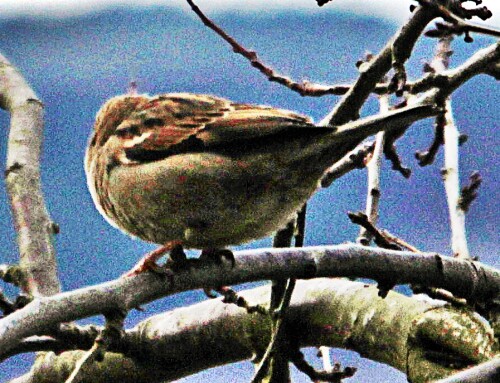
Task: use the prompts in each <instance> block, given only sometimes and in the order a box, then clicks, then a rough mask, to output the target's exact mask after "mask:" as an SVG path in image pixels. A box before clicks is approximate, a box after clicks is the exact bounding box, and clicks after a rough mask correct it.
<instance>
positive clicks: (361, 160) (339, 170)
mask: <svg viewBox="0 0 500 383" xmlns="http://www.w3.org/2000/svg"><path fill="white" fill-rule="evenodd" d="M374 147H375V142H373V141H372V142H364V143H361V144H359V145H358V146H357V147H356V148H354V149H353V150H351V151H350V152H349V153H347V154H346V155H345V156H344V157H342V158H341V159H340V160H339V161H337V162H336V163H335V164H334V165H332V166H331V167H330V168H329V169H328V170H327V171H326V173H325V174H324V175H323V178H322V179H321V187H322V188H327V187H329V186H330V185H331V184H332V182H334V181H335V180H336V179H338V178H340V177H342V176H343V175H345V174H347V173H349V172H350V171H351V170H354V169H363V168H364V167H365V166H366V163H367V161H368V158H369V156H370V155H371V153H373V149H374Z"/></svg>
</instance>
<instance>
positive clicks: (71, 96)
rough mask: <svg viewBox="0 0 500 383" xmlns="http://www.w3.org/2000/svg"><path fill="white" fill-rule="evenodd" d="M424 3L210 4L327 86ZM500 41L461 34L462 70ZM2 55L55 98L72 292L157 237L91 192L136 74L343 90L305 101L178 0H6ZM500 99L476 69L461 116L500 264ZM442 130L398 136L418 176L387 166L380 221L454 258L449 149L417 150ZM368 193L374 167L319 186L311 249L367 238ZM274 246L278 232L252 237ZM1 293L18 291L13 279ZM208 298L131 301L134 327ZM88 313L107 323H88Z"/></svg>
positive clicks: (348, 75)
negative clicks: (427, 157)
mask: <svg viewBox="0 0 500 383" xmlns="http://www.w3.org/2000/svg"><path fill="white" fill-rule="evenodd" d="M129 3H130V4H132V3H135V5H133V6H132V5H130V4H129ZM373 3H376V4H373ZM412 3H414V2H411V1H400V2H396V3H394V2H390V1H377V2H371V1H362V0H357V1H336V2H334V3H333V4H328V5H326V6H324V7H322V8H318V7H317V5H316V2H315V1H313V0H302V1H299V0H289V1H275V2H271V1H264V0H258V1H246V2H241V1H236V0H234V1H208V0H198V1H197V4H198V6H200V8H201V9H202V10H204V11H206V13H207V15H208V16H209V17H211V18H212V19H213V20H214V21H215V22H217V23H218V24H219V25H220V26H221V27H222V28H224V29H225V31H226V32H228V33H229V34H231V35H232V36H233V37H235V38H236V39H237V40H238V41H239V42H240V43H242V44H243V45H244V46H245V47H247V48H249V49H253V50H255V51H257V52H258V54H259V56H260V57H261V59H262V60H263V61H264V62H266V63H267V64H268V65H271V66H272V67H273V68H274V69H275V70H276V71H278V72H279V73H281V74H284V75H287V76H290V77H292V78H293V79H295V80H296V81H301V80H309V81H312V82H319V83H323V84H335V83H349V82H352V81H353V80H354V79H355V78H356V75H357V70H356V67H355V65H354V64H355V62H356V61H357V60H358V59H359V58H361V57H362V56H364V54H365V53H366V52H367V51H371V52H374V53H376V52H378V51H379V49H380V48H381V47H383V46H384V44H385V43H386V42H387V40H388V39H389V38H390V37H391V36H392V35H393V34H394V33H395V31H397V29H398V28H399V27H400V25H401V24H402V23H403V22H404V20H405V19H407V18H408V17H409V16H410V13H409V10H408V8H409V5H410V4H412ZM388 4H390V6H389V5H388ZM483 4H484V5H486V6H489V7H490V9H491V10H493V11H495V9H496V10H497V12H496V18H494V19H492V20H489V21H488V22H487V24H490V25H496V26H497V27H498V26H500V21H499V20H500V19H499V14H500V4H498V3H497V2H495V1H493V0H491V1H484V2H483ZM493 41H494V40H493V39H491V38H487V37H481V36H474V42H473V43H472V44H466V43H464V42H463V41H462V40H461V39H457V40H455V41H454V43H453V48H454V50H455V54H454V55H453V57H452V66H453V65H458V64H460V63H462V62H463V61H464V60H465V59H466V58H467V57H469V55H470V54H471V53H472V52H474V51H476V50H477V49H479V48H480V47H484V46H487V45H489V44H491V43H492V42H493ZM434 46H435V41H434V40H431V39H427V38H424V39H422V40H421V41H420V42H419V43H418V45H417V47H416V50H415V53H414V55H413V57H412V59H411V60H410V62H409V64H408V66H407V70H408V72H409V75H410V76H411V77H412V78H416V77H418V76H420V75H421V73H422V65H423V62H424V61H425V60H430V59H431V58H432V55H433V52H434ZM0 52H1V53H2V54H3V55H5V56H6V57H7V58H8V59H9V60H10V61H11V62H12V63H13V64H14V65H16V66H17V68H18V69H19V70H20V71H21V72H22V73H23V75H24V76H25V78H26V79H27V80H28V82H29V83H30V84H31V86H32V87H33V88H34V90H35V92H36V93H37V94H38V96H39V97H40V99H41V100H42V101H43V103H44V104H45V123H46V127H45V137H44V139H45V141H44V148H43V158H42V182H43V191H44V193H45V198H46V201H47V204H48V208H49V211H50V213H51V215H52V218H53V219H54V221H55V222H57V223H58V224H59V225H60V228H61V233H60V234H59V235H58V236H57V237H56V238H55V246H56V249H57V256H58V263H59V276H60V279H61V282H62V286H63V289H64V290H66V291H67V290H72V289H76V288H80V287H83V286H88V285H92V284H96V283H100V282H104V281H108V280H110V279H114V278H117V277H118V276H120V275H121V274H122V273H123V272H125V271H127V270H128V269H130V268H131V267H132V266H133V265H134V264H135V263H136V262H137V260H138V259H139V258H140V257H141V256H142V255H143V254H144V253H145V252H147V251H149V250H151V249H152V248H154V245H151V244H147V243H144V242H142V241H140V240H134V239H132V238H130V237H128V236H126V235H124V234H122V233H121V232H119V231H117V230H116V229H114V228H112V227H111V226H109V225H108V224H107V223H106V222H105V221H104V219H103V218H102V217H101V216H100V215H99V213H98V212H97V211H96V209H95V207H94V205H93V203H92V201H91V198H90V195H89V193H88V191H87V187H86V181H85V174H84V171H83V156H84V151H85V146H86V143H87V138H88V135H89V132H90V130H91V128H92V125H93V121H94V117H95V114H96V112H97V110H98V109H99V107H100V105H101V104H102V103H103V102H104V101H106V100H107V99H108V98H110V97H112V96H114V95H117V94H121V93H125V92H126V91H127V88H128V84H129V83H130V81H132V80H134V81H136V82H137V84H138V87H139V92H141V93H142V92H144V93H150V94H156V93H167V92H177V91H183V92H194V93H209V94H214V95H219V96H223V97H227V98H229V99H232V100H235V101H240V102H249V103H258V104H268V105H273V106H276V107H281V108H287V109H292V110H296V111H298V112H300V113H303V114H307V115H310V116H312V117H313V118H314V119H315V120H316V121H319V120H320V119H321V118H322V117H324V116H325V115H326V114H327V113H328V111H329V110H330V109H331V108H332V106H333V105H334V103H335V102H336V101H337V99H338V98H337V97H335V96H327V97H322V98H307V97H301V96H299V95H298V94H296V93H293V92H292V91H290V90H288V89H286V88H284V87H282V86H280V85H277V84H275V83H270V82H269V81H267V79H266V78H264V77H263V76H262V75H261V74H260V73H258V72H257V71H256V70H255V69H253V68H251V67H250V65H249V63H248V62H247V61H246V60H245V59H243V58H242V57H241V56H238V55H236V54H234V53H233V52H232V51H231V49H230V48H229V47H228V46H227V44H226V43H225V42H223V41H222V40H221V39H220V38H219V37H218V36H216V35H215V34H214V33H213V32H212V31H210V30H209V29H207V28H206V27H204V26H203V24H202V23H201V22H200V21H199V20H198V19H197V18H196V16H195V15H194V14H193V13H192V12H190V11H189V9H188V7H187V5H186V4H185V3H184V2H183V1H181V0H174V1H167V0H164V1H161V0H149V1H143V2H141V5H137V2H132V1H130V2H129V1H126V0H107V1H106V0H94V1H79V2H77V3H75V2H74V1H69V0H56V1H49V0H39V1H36V2H33V1H29V0H3V1H2V2H1V3H0ZM499 104H500V95H499V92H498V86H497V85H496V84H495V82H494V80H493V79H492V78H488V77H486V76H480V77H477V78H474V79H473V80H472V81H470V82H469V83H467V84H466V85H465V86H464V87H462V88H461V89H460V90H459V91H458V92H456V93H455V94H454V96H453V105H454V107H455V109H454V113H455V118H456V123H457V125H458V127H459V129H460V131H461V132H462V133H465V134H467V135H469V140H468V142H467V143H466V144H465V145H464V146H462V148H461V152H460V154H461V158H460V167H461V169H460V170H461V178H462V183H465V182H466V181H467V178H468V176H469V175H470V173H471V172H472V171H473V170H479V171H480V173H481V175H482V177H483V184H482V185H481V188H480V190H479V197H478V199H477V201H475V202H474V203H473V205H472V207H471V209H470V212H469V213H468V215H467V230H468V239H469V246H470V251H471V254H472V255H473V256H477V257H479V258H480V260H481V261H482V262H484V263H487V264H490V265H492V266H494V267H500V262H499V260H498V258H497V256H496V254H497V253H498V238H499V226H498V218H495V217H497V214H498V211H499V210H500V209H499V207H500V206H499V198H498V191H497V190H498V181H499V174H500V169H499V167H500V166H499V161H498V159H499V156H498V145H499V143H500V137H499V133H498V128H499V126H498V125H499V117H500V113H499V110H498V105H499ZM377 109H378V103H377V101H376V99H371V100H370V101H369V102H368V103H367V105H366V107H365V108H364V109H363V114H364V115H367V114H372V113H376V111H377ZM8 124H9V120H8V115H7V114H6V113H1V114H0V126H1V129H0V158H1V159H2V161H0V170H2V172H3V171H4V170H5V158H6V142H7V137H8ZM432 135H433V126H432V123H431V122H430V121H425V122H422V123H418V124H416V125H415V126H414V127H412V128H411V129H410V130H409V131H408V133H407V134H406V135H405V137H404V138H403V139H401V140H400V141H398V148H399V153H400V154H401V156H402V158H403V160H404V163H405V164H406V165H407V166H409V167H411V168H412V171H413V173H412V176H411V178H410V179H404V178H403V177H402V176H401V175H400V174H399V173H396V172H394V171H391V170H390V163H388V162H387V161H384V163H383V175H382V180H381V182H382V184H381V188H382V199H381V204H380V221H379V225H380V227H382V228H385V229H387V230H389V231H390V232H392V233H394V234H396V235H399V236H400V237H402V238H403V239H405V240H406V241H408V242H409V243H411V244H413V245H414V246H416V247H418V248H419V249H421V250H428V251H438V252H441V253H443V254H447V255H450V253H451V250H450V247H449V238H450V233H449V225H448V212H447V205H446V200H445V196H444V187H443V184H442V181H441V177H440V173H439V172H440V168H441V167H442V166H443V162H442V153H440V154H439V155H438V157H437V159H436V161H435V163H434V164H433V165H431V166H428V167H425V168H421V167H419V166H418V165H417V163H416V161H415V159H414V153H415V151H416V150H425V149H427V147H428V146H429V144H430V142H431V141H432V137H433V136H432ZM365 198H366V174H365V171H362V170H355V171H353V172H351V173H350V174H348V175H347V176H345V177H343V178H341V179H339V180H338V181H336V182H335V183H334V184H333V185H332V186H331V187H330V188H328V189H325V190H320V191H319V192H318V193H317V194H316V195H315V196H314V197H313V198H312V200H311V202H310V204H309V208H308V221H307V229H306V232H307V237H306V244H307V245H322V244H338V243H342V242H346V241H354V240H355V239H356V236H357V233H358V227H357V226H354V225H353V224H351V223H350V221H349V219H348V218H347V215H346V213H347V211H357V210H364V203H365ZM0 217H1V219H0V235H1V238H2V240H1V245H2V250H1V251H0V263H15V262H16V261H17V259H18V250H17V246H16V242H15V233H14V230H13V226H12V221H11V217H10V211H9V206H8V202H7V196H6V191H5V183H2V185H1V186H0ZM270 244H271V240H270V239H269V238H267V239H262V240H260V241H256V242H253V243H250V244H245V245H244V246H241V247H239V248H251V247H265V246H270ZM193 254H195V253H193ZM262 283H265V282H262ZM262 283H260V284H262ZM253 285H255V284H253ZM247 287H249V285H246V286H240V287H239V288H247ZM3 288H5V289H6V292H7V293H12V290H10V289H9V288H8V287H6V286H3ZM203 299H206V298H205V296H204V295H203V293H201V292H198V291H194V292H187V293H183V294H179V295H176V296H172V297H168V298H165V299H162V300H159V301H157V302H154V303H151V304H149V305H147V306H145V311H144V312H136V311H134V312H131V313H130V315H129V317H128V318H127V326H128V327H130V326H133V325H134V324H136V323H137V322H138V321H140V320H142V319H144V318H146V317H148V316H150V315H152V314H153V313H155V312H159V311H164V310H169V309H172V308H174V307H179V306H184V305H188V304H191V303H194V302H198V301H200V300H203ZM90 322H92V323H102V320H101V318H90V319H86V320H84V321H82V323H90ZM307 357H308V359H309V361H311V362H313V364H314V365H316V366H317V367H318V366H319V362H320V360H319V358H317V357H316V350H313V349H311V350H307ZM334 358H335V360H336V361H340V362H341V363H342V364H343V365H344V366H345V365H354V366H357V367H358V372H357V374H356V375H355V376H354V377H353V378H351V379H349V382H365V381H370V382H387V381H391V382H405V381H406V379H405V377H404V375H403V374H402V373H400V372H398V371H396V370H394V369H392V368H390V367H387V366H383V365H380V364H377V363H374V362H371V361H368V360H366V359H363V358H361V357H360V356H359V355H358V354H355V353H352V352H346V351H342V350H335V352H334ZM32 361H33V356H32V355H22V356H18V357H15V358H11V359H9V360H8V361H7V362H5V363H3V364H2V365H1V366H0V381H7V380H8V379H9V378H13V377H16V376H19V375H20V374H22V373H23V372H26V371H28V369H29V366H30V365H31V363H32ZM252 372H253V367H252V365H251V363H250V362H242V363H237V364H233V365H228V366H224V367H219V368H216V369H212V370H208V371H204V372H202V373H200V374H197V375H194V376H191V377H187V378H184V379H181V380H179V382H182V383H188V382H197V381H202V380H205V379H210V380H211V381H213V382H228V381H232V382H247V381H249V379H250V377H251V375H252ZM293 374H294V375H293V379H294V382H307V381H308V379H307V378H306V377H305V376H303V375H301V374H300V373H298V372H295V371H294V372H293Z"/></svg>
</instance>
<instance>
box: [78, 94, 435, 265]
mask: <svg viewBox="0 0 500 383" xmlns="http://www.w3.org/2000/svg"><path fill="white" fill-rule="evenodd" d="M422 108H423V107H422ZM423 109H425V108H423ZM427 109H429V106H427ZM392 113H393V118H392V120H391V118H389V119H385V120H383V121H382V120H381V122H380V123H373V121H372V120H375V119H376V118H372V119H371V120H370V119H367V121H368V123H367V124H366V126H364V127H363V126H360V124H359V123H358V124H357V125H353V124H351V125H349V124H348V125H344V126H341V127H338V128H334V127H317V126H314V125H313V123H312V121H311V120H310V119H309V118H308V117H305V116H302V115H299V114H297V113H294V112H291V111H287V110H281V109H274V108H271V107H267V106H257V105H248V104H239V103H234V102H231V101H229V100H226V99H223V98H219V97H214V96H209V95H196V94H188V93H172V94H164V95H159V96H154V97H150V96H147V95H123V96H117V97H114V98H112V99H110V100H109V101H107V102H106V103H105V104H104V106H103V107H102V108H101V110H100V111H99V112H98V114H97V118H96V122H95V126H94V130H93V132H92V135H91V138H90V141H89V144H88V148H87V152H86V158H85V171H86V175H87V183H88V187H89V189H90V193H91V194H92V198H93V200H94V203H95V204H96V206H97V209H98V210H99V212H100V213H101V214H102V215H103V216H104V217H105V218H106V219H107V220H108V222H109V223H111V225H113V226H115V227H118V228H120V229H121V230H123V231H124V232H126V233H128V234H130V235H133V236H135V237H139V238H141V239H143V240H146V241H149V242H154V243H158V244H163V245H164V246H163V247H161V248H160V249H159V250H156V251H153V252H152V253H150V254H149V255H147V256H146V257H145V258H144V259H143V260H142V261H141V262H140V263H139V264H138V265H137V266H136V267H135V268H134V269H133V270H132V271H131V274H134V273H139V272H142V271H144V270H146V269H150V268H152V267H153V266H155V261H156V260H157V259H158V258H159V257H160V256H161V255H162V254H163V253H164V252H166V251H168V250H172V249H174V248H176V247H177V246H178V245H182V246H183V247H186V248H198V249H220V248H224V247H226V246H229V245H236V244H241V243H243V242H247V241H250V240H253V239H256V238H260V237H264V236H266V235H268V234H270V233H271V232H273V231H275V230H277V229H280V228H281V227H283V226H284V225H285V224H286V223H287V222H288V221H290V220H291V219H292V218H293V217H294V215H295V214H296V212H297V210H298V209H300V208H301V206H302V205H303V204H304V203H305V202H306V200H307V199H308V198H309V197H310V196H311V195H312V194H313V193H314V191H315V190H316V189H317V188H318V181H319V180H320V178H321V176H322V175H323V173H324V171H325V170H326V169H327V168H328V167H329V166H331V165H332V164H333V163H334V162H336V161H338V160H339V159H340V158H342V157H343V156H344V155H345V154H346V153H348V152H349V151H350V150H352V149H353V148H354V147H355V146H356V145H357V144H358V143H360V142H361V141H362V140H363V139H364V138H366V137H368V136H369V135H371V134H374V133H376V132H377V131H378V130H382V129H385V128H390V127H391V126H394V125H398V124H401V123H408V116H406V119H402V117H400V116H399V115H400V114H402V113H398V112H397V111H396V112H392ZM433 114H435V113H434V112H433V113H431V112H430V110H426V111H424V110H422V112H421V113H420V115H419V116H417V115H418V113H416V117H415V118H413V120H411V121H409V122H410V123H411V122H413V121H414V120H416V119H417V118H422V117H428V116H430V115H433ZM398 118H399V119H398ZM370 121H371V123H370ZM391 121H392V122H393V123H392V124H391Z"/></svg>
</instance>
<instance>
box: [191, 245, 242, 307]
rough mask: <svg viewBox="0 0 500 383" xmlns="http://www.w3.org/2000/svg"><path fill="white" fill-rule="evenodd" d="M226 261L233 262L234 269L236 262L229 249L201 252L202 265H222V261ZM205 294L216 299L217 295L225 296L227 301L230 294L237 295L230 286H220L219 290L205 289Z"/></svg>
mask: <svg viewBox="0 0 500 383" xmlns="http://www.w3.org/2000/svg"><path fill="white" fill-rule="evenodd" d="M223 259H226V260H228V261H229V262H231V267H234V265H235V263H236V260H235V259H234V254H233V252H232V251H231V250H228V249H204V250H202V251H201V254H200V258H199V261H200V263H201V264H216V265H222V260H223ZM203 292H204V293H205V295H206V296H207V297H208V298H216V297H217V294H216V293H215V292H217V293H219V294H221V295H222V296H224V299H225V300H226V299H227V297H228V294H229V295H231V294H235V293H234V291H233V290H232V289H231V288H230V287H228V286H219V287H217V288H204V289H203Z"/></svg>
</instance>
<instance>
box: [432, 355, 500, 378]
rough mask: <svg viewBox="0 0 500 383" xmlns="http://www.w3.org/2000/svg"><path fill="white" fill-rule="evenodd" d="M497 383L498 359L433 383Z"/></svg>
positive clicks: (499, 371)
mask: <svg viewBox="0 0 500 383" xmlns="http://www.w3.org/2000/svg"><path fill="white" fill-rule="evenodd" d="M498 381H500V357H497V358H495V359H493V360H490V361H489V362H485V363H481V364H480V365H478V366H475V367H472V368H469V369H467V370H465V371H461V372H459V373H457V374H454V375H452V376H450V377H448V378H446V379H441V380H438V381H437V382H435V383H497V382H498Z"/></svg>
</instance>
